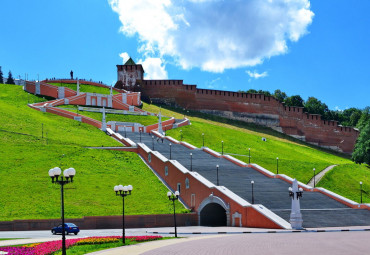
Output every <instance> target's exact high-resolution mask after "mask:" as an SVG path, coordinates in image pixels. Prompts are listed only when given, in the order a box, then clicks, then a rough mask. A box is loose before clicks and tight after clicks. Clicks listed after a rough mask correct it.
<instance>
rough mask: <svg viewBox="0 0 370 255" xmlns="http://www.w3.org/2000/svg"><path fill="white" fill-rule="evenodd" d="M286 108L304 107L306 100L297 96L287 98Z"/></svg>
mask: <svg viewBox="0 0 370 255" xmlns="http://www.w3.org/2000/svg"><path fill="white" fill-rule="evenodd" d="M284 103H285V105H286V106H298V107H303V104H304V100H303V99H302V97H301V96H299V95H295V96H290V97H287V98H286V99H285V101H284Z"/></svg>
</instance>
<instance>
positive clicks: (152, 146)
mask: <svg viewBox="0 0 370 255" xmlns="http://www.w3.org/2000/svg"><path fill="white" fill-rule="evenodd" d="M152 150H153V151H154V135H152Z"/></svg>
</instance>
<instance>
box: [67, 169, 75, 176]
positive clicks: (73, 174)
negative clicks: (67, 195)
mask: <svg viewBox="0 0 370 255" xmlns="http://www.w3.org/2000/svg"><path fill="white" fill-rule="evenodd" d="M75 175H76V169H74V168H73V167H71V168H69V176H75Z"/></svg>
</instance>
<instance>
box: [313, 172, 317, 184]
mask: <svg viewBox="0 0 370 255" xmlns="http://www.w3.org/2000/svg"><path fill="white" fill-rule="evenodd" d="M315 172H316V169H315V168H314V169H313V187H314V188H315V187H316V173H315Z"/></svg>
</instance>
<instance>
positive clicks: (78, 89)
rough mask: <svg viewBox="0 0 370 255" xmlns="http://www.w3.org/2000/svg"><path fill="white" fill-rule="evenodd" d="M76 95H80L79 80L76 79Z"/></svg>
mask: <svg viewBox="0 0 370 255" xmlns="http://www.w3.org/2000/svg"><path fill="white" fill-rule="evenodd" d="M77 95H80V80H77Z"/></svg>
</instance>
